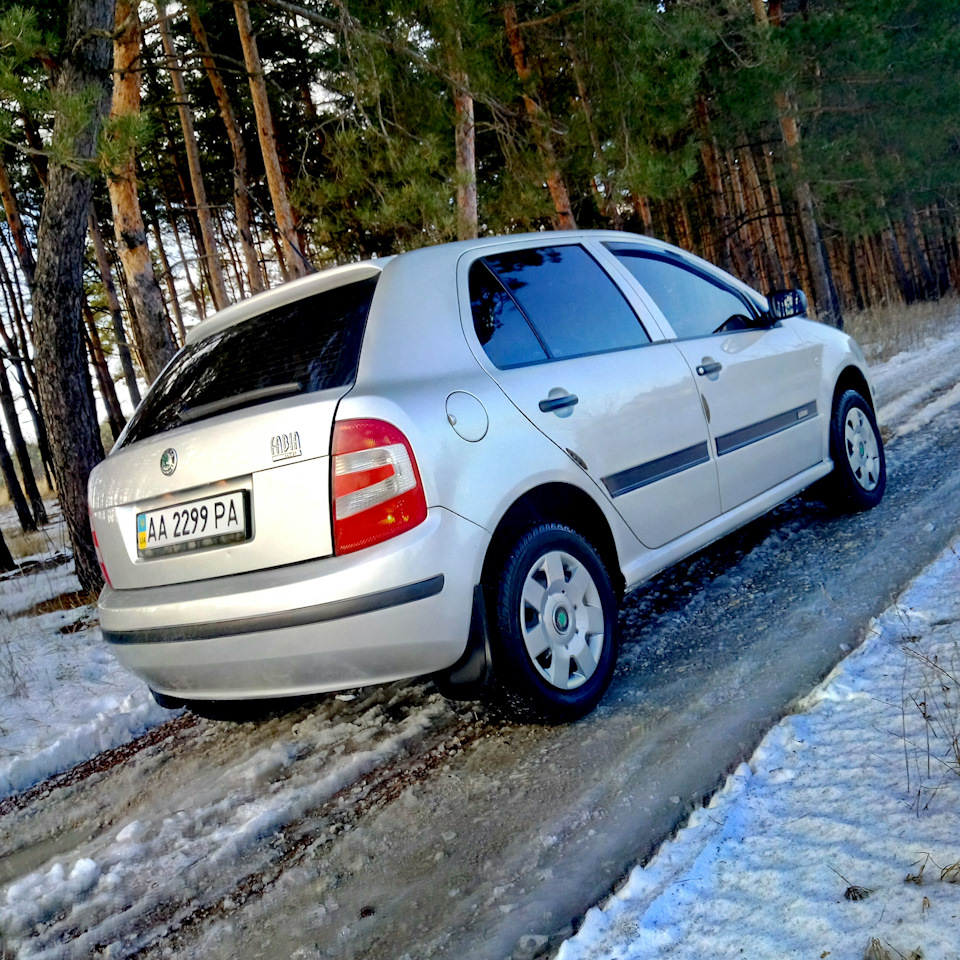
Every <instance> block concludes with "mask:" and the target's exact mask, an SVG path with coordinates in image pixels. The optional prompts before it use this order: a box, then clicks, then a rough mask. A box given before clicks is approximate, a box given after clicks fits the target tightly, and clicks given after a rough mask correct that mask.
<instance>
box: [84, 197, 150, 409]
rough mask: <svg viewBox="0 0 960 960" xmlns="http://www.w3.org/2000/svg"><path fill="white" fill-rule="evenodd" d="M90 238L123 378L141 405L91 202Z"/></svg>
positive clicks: (94, 209)
mask: <svg viewBox="0 0 960 960" xmlns="http://www.w3.org/2000/svg"><path fill="white" fill-rule="evenodd" d="M88 229H89V230H90V239H91V241H92V242H93V250H94V253H95V254H96V257H97V267H98V268H99V270H100V279H101V280H102V281H103V288H104V290H106V292H107V306H108V307H109V308H110V319H111V320H112V321H113V336H114V340H115V342H116V344H117V353H118V354H119V356H120V369H121V370H123V379H124V382H125V383H126V385H127V392H128V393H129V394H130V401H131V402H132V403H133V405H134V407H137V406H139V405H140V387H139V385H138V384H137V371H136V370H135V369H134V367H133V357H131V355H130V345H129V344H128V343H127V335H126V333H125V331H124V329H123V311H122V310H121V309H120V300H119V298H118V297H117V288H116V285H115V284H114V282H113V271H112V270H111V269H110V258H109V257H108V256H107V248H106V247H105V246H104V244H103V234H102V233H101V232H100V221H99V220H98V219H97V208H96V206H95V205H94V204H93V201H91V203H90V217H89V221H88Z"/></svg>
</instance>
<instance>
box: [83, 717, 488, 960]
mask: <svg viewBox="0 0 960 960" xmlns="http://www.w3.org/2000/svg"><path fill="white" fill-rule="evenodd" d="M452 726H454V727H456V726H457V723H456V722H454V723H453V724H452ZM490 729H491V728H490V725H489V724H487V723H484V722H482V721H475V722H474V723H473V724H468V725H467V726H461V727H460V728H459V729H458V730H455V731H453V732H450V731H443V734H444V735H442V736H438V738H436V739H435V740H434V741H433V742H431V743H429V744H424V745H423V749H422V750H421V751H419V752H417V753H415V754H410V755H407V756H403V757H398V758H396V759H395V761H394V762H393V763H392V764H391V765H390V766H389V767H386V768H383V769H378V770H374V771H372V773H371V774H368V775H365V776H361V777H360V778H359V779H358V780H357V781H355V782H353V783H350V784H348V785H346V786H344V788H343V789H341V790H339V791H338V792H337V793H335V794H334V795H333V796H331V797H330V798H329V799H328V800H327V801H326V802H325V803H324V804H323V805H322V806H321V807H319V808H317V809H316V810H313V811H310V812H309V813H308V814H307V815H305V816H304V817H303V818H302V819H299V820H297V821H295V822H292V823H290V824H288V825H287V826H286V827H285V828H284V829H283V830H282V831H281V832H280V836H279V837H278V838H276V842H275V843H273V846H274V849H275V851H276V857H275V859H274V861H273V862H272V863H271V864H270V865H269V866H268V867H266V868H263V869H260V870H257V871H256V872H254V873H250V874H248V875H247V876H244V877H242V878H240V879H239V880H237V882H236V883H235V884H234V886H233V888H232V889H230V890H227V891H226V892H224V891H219V892H218V893H217V896H216V897H215V898H214V902H210V903H208V904H202V905H199V906H197V907H195V908H194V909H192V910H191V911H189V912H186V913H185V912H183V911H182V910H180V909H179V908H178V905H176V904H166V905H164V907H163V908H162V909H158V910H157V911H155V912H154V914H152V915H150V916H147V917H143V918H142V921H143V926H144V928H145V929H144V932H143V933H141V934H140V935H139V936H140V937H141V938H142V939H147V942H146V943H143V945H142V946H140V947H139V948H138V949H137V950H136V951H135V952H133V953H129V954H125V955H124V956H125V957H126V958H128V960H148V958H151V957H153V956H155V955H157V954H156V953H155V948H156V947H157V946H162V954H163V956H169V953H168V951H170V950H172V951H173V955H176V954H177V952H178V950H179V949H180V948H181V946H183V945H184V944H185V943H188V942H189V941H190V939H191V936H192V935H193V934H194V932H195V930H196V928H198V927H200V926H202V925H203V924H205V923H209V922H213V921H216V920H218V919H223V918H225V917H227V916H228V915H229V914H230V913H231V912H232V911H234V910H236V909H241V908H243V907H244V906H245V905H246V904H248V903H249V902H250V901H251V900H255V899H260V898H261V897H262V896H263V895H264V894H265V893H267V892H268V891H269V889H270V888H271V887H272V886H274V885H275V884H276V882H277V881H278V880H279V879H280V878H281V876H283V874H284V873H285V871H287V870H289V869H291V868H292V867H295V866H297V865H298V864H299V863H300V862H301V861H302V860H303V859H304V858H305V857H307V856H308V855H313V854H316V853H319V852H321V851H322V849H323V848H324V847H326V846H328V845H330V844H332V843H334V842H335V841H336V840H337V838H338V837H339V836H340V835H341V834H343V833H345V832H347V831H349V830H351V829H353V828H354V827H356V826H357V825H358V824H359V823H360V822H361V820H362V819H363V817H364V816H365V815H367V814H369V813H370V812H372V811H373V810H375V809H377V808H382V807H385V806H387V805H388V804H391V803H393V802H395V801H396V800H398V799H399V798H400V797H401V796H402V795H403V793H404V792H405V791H407V790H408V789H409V788H411V787H413V786H415V785H416V784H420V783H423V782H424V781H425V780H426V779H428V778H429V777H430V776H431V775H432V774H433V773H435V772H436V771H437V770H438V769H439V768H441V767H443V766H444V765H446V764H449V763H450V762H451V761H452V760H454V759H456V758H457V757H459V756H460V755H461V754H463V753H464V752H465V751H468V750H469V749H470V747H471V746H472V745H473V744H474V743H476V741H477V740H479V739H480V738H482V737H484V736H486V735H487V734H489V732H490ZM399 764H402V767H401V766H399ZM158 931H162V933H158ZM151 934H152V936H151ZM161 936H162V944H161V943H160V937H161ZM106 946H107V944H98V945H97V949H103V948H105V947H106Z"/></svg>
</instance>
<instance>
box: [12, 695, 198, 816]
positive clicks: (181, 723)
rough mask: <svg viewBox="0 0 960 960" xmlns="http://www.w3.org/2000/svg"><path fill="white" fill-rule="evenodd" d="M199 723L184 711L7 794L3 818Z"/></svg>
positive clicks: (195, 717) (131, 757)
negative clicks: (143, 731) (56, 772)
mask: <svg viewBox="0 0 960 960" xmlns="http://www.w3.org/2000/svg"><path fill="white" fill-rule="evenodd" d="M199 723H200V718H199V717H198V716H196V715H194V714H192V713H184V714H181V715H180V716H179V717H175V718H174V719H173V720H168V721H167V722H166V723H161V724H160V725H159V726H157V727H153V728H151V729H150V730H148V731H147V732H146V733H144V734H142V735H141V736H139V737H136V738H135V739H133V740H130V741H129V742H128V743H124V744H121V745H120V746H119V747H114V748H112V749H110V750H104V751H103V752H102V753H98V754H97V755H96V756H95V757H91V758H90V759H89V760H85V761H84V762H83V763H79V764H77V766H75V767H71V768H70V769H69V770H64V772H63V773H58V774H55V775H54V776H52V777H49V778H48V779H47V780H44V781H42V782H41V783H36V784H34V785H33V786H32V787H29V788H28V789H26V790H24V791H23V792H21V793H15V794H13V795H12V796H9V797H4V798H3V799H2V800H0V819H2V818H3V817H6V816H9V815H10V814H11V813H15V812H18V811H20V810H25V809H26V808H27V807H30V806H32V805H34V804H38V803H40V802H42V801H44V800H46V799H48V798H49V797H50V796H51V794H53V793H54V792H55V791H57V790H63V789H66V788H67V787H73V786H76V785H77V784H79V783H82V782H83V781H84V780H86V779H88V778H89V777H92V776H93V775H94V774H96V773H106V772H107V771H109V770H112V769H113V768H114V767H116V766H117V765H118V764H120V763H126V762H127V761H128V760H132V759H133V758H134V757H135V756H136V755H137V754H138V753H141V752H142V751H144V750H147V749H148V748H150V747H155V746H157V745H158V744H161V743H163V742H164V741H166V740H170V739H172V738H176V737H179V735H181V734H183V733H184V732H185V731H187V730H191V729H193V728H194V727H196V726H197V724H199Z"/></svg>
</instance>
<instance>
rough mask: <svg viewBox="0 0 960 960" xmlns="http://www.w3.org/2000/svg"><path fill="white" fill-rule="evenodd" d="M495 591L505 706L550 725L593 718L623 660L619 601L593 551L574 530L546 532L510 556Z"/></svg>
mask: <svg viewBox="0 0 960 960" xmlns="http://www.w3.org/2000/svg"><path fill="white" fill-rule="evenodd" d="M490 586H491V588H492V595H491V601H492V603H491V607H492V609H491V613H492V616H491V618H490V619H491V624H492V626H493V628H494V629H493V636H492V637H491V652H492V656H493V674H494V681H495V689H496V692H497V695H498V696H497V700H498V702H499V703H500V705H501V706H503V707H505V708H506V709H507V710H508V711H509V713H510V714H512V715H514V716H517V717H519V718H521V719H524V720H537V721H541V722H546V723H563V722H566V721H569V720H576V719H578V718H579V717H582V716H583V715H584V714H586V713H589V712H590V711H591V710H592V709H593V708H594V707H595V706H596V705H597V704H598V703H599V702H600V698H601V697H602V696H603V694H604V692H605V691H606V689H607V687H608V686H609V684H610V679H611V677H612V676H613V670H614V666H615V664H616V656H617V650H616V625H617V600H616V595H615V594H614V591H613V587H612V586H611V583H610V577H609V575H608V573H607V570H606V568H605V566H604V564H603V560H602V559H601V557H600V555H599V554H598V553H597V551H596V550H595V549H594V547H593V545H592V544H591V543H590V542H589V541H587V540H586V539H585V538H584V537H582V536H581V535H580V534H578V533H577V532H575V531H574V530H571V529H570V528H569V527H565V526H563V525H561V524H556V523H545V524H540V525H538V526H536V527H534V528H533V529H532V530H529V531H527V532H526V533H524V534H523V535H522V536H520V537H519V539H517V540H516V541H515V542H514V543H513V544H512V546H511V547H510V548H509V549H508V550H507V552H506V556H505V559H504V560H503V563H502V565H501V566H500V568H499V571H498V577H497V581H496V583H495V584H491V585H490Z"/></svg>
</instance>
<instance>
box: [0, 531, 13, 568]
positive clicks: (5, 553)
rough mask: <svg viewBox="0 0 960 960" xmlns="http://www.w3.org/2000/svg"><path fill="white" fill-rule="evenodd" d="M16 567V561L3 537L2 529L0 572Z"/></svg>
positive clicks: (0, 538)
mask: <svg viewBox="0 0 960 960" xmlns="http://www.w3.org/2000/svg"><path fill="white" fill-rule="evenodd" d="M15 567H16V563H15V562H14V559H13V554H12V553H11V552H10V548H9V547H8V546H7V541H6V540H4V539H3V531H2V530H0V573H6V572H7V571H8V570H13V569H14V568H15Z"/></svg>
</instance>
